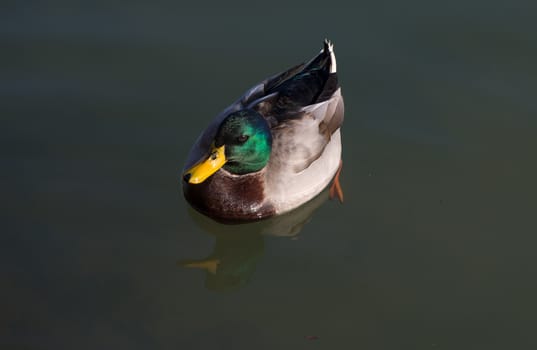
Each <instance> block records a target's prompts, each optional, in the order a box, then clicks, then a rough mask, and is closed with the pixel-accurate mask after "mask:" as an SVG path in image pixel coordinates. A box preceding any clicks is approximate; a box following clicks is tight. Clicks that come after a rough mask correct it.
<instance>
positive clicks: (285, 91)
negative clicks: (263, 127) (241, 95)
mask: <svg viewBox="0 0 537 350" xmlns="http://www.w3.org/2000/svg"><path fill="white" fill-rule="evenodd" d="M248 108H252V109H255V110H257V111H258V112H259V113H261V114H262V115H264V116H265V118H266V119H267V120H268V121H269V122H270V123H271V126H272V134H273V145H272V149H273V152H272V153H273V158H275V159H273V160H272V162H273V164H275V165H276V166H277V167H278V168H280V170H283V171H288V172H295V173H297V172H300V171H302V170H304V169H306V168H307V167H308V166H309V165H310V164H311V163H312V162H314V161H315V160H316V159H318V158H319V157H320V156H321V154H322V153H323V151H324V149H325V147H326V145H327V144H328V143H329V142H330V139H331V135H332V134H333V133H334V132H335V131H336V130H338V129H339V128H340V126H341V124H342V123H343V115H344V105H343V97H342V96H341V89H340V86H339V83H338V78H337V71H336V58H335V55H334V50H333V46H332V44H331V43H330V42H328V41H325V42H324V47H323V49H322V50H321V52H320V53H319V54H318V55H317V56H315V57H314V58H313V59H312V60H311V61H310V62H309V63H307V64H305V65H304V66H303V68H302V69H301V70H300V71H298V72H296V73H295V74H294V75H290V76H288V77H287V79H285V80H280V81H278V82H277V83H276V84H273V85H271V86H269V88H268V89H266V90H265V95H264V96H263V97H261V98H259V99H258V100H254V101H253V102H251V103H250V105H249V106H248Z"/></svg>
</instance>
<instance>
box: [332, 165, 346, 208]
mask: <svg viewBox="0 0 537 350" xmlns="http://www.w3.org/2000/svg"><path fill="white" fill-rule="evenodd" d="M342 167H343V160H340V161H339V168H338V169H337V171H336V175H335V176H334V180H333V181H332V185H330V199H334V197H336V196H337V198H338V199H339V202H340V203H343V190H342V189H341V184H340V183H339V174H340V173H341V168H342Z"/></svg>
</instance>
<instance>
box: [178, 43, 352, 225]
mask: <svg viewBox="0 0 537 350" xmlns="http://www.w3.org/2000/svg"><path fill="white" fill-rule="evenodd" d="M343 112H344V107H343V97H342V96H341V88H340V86H339V83H338V78H337V72H336V56H335V54H334V48H333V45H332V44H331V43H330V42H329V41H328V40H325V41H324V45H323V48H322V50H321V52H320V53H319V54H318V55H317V56H315V57H314V58H313V59H311V60H310V61H309V62H307V63H302V64H299V65H296V66H294V67H292V68H290V69H288V70H286V71H284V72H282V73H279V74H276V75H275V76H272V77H270V78H267V79H265V80H263V81H262V82H261V83H259V84H257V85H255V86H254V87H252V88H251V89H249V90H248V91H246V93H244V95H242V96H241V97H240V98H239V99H238V100H237V101H236V102H234V103H233V104H231V105H230V106H229V107H227V108H226V109H225V110H224V111H223V112H221V113H220V114H219V115H217V116H216V118H215V119H214V120H213V121H212V123H211V124H210V125H209V126H208V127H207V129H205V130H204V131H203V132H202V133H201V135H200V136H199V137H198V139H197V141H196V142H195V144H194V146H193V147H192V149H191V151H190V153H189V155H188V158H187V161H186V164H185V167H184V170H183V192H184V195H185V198H186V200H187V201H188V202H189V203H190V204H191V205H192V206H193V207H194V208H195V209H197V210H198V211H200V212H201V213H203V214H205V215H207V216H209V217H211V218H213V219H216V220H218V221H224V222H229V221H252V220H258V219H263V218H267V217H271V216H274V215H278V214H282V213H286V212H288V211H290V210H292V209H294V208H297V207H298V206H300V205H302V204H304V203H306V202H308V201H309V200H310V199H312V198H314V197H315V196H316V195H317V194H319V193H320V192H321V191H322V190H323V189H324V188H326V187H327V186H328V185H329V183H330V181H331V180H332V179H333V180H334V182H333V184H332V186H331V188H330V194H331V197H334V196H336V195H337V197H338V198H339V199H340V201H343V193H342V191H341V187H340V185H339V181H338V177H339V171H340V170H341V164H342V162H341V135H340V127H341V124H342V123H343Z"/></svg>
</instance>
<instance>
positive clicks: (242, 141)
mask: <svg viewBox="0 0 537 350" xmlns="http://www.w3.org/2000/svg"><path fill="white" fill-rule="evenodd" d="M247 140H248V135H241V136H239V137H237V141H239V142H240V143H245V142H246V141H247Z"/></svg>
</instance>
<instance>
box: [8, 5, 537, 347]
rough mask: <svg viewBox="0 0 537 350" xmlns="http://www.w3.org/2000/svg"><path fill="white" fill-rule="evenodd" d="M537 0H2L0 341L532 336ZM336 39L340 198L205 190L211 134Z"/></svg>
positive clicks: (411, 341)
mask: <svg viewBox="0 0 537 350" xmlns="http://www.w3.org/2000/svg"><path fill="white" fill-rule="evenodd" d="M536 4H537V3H535V2H530V1H527V2H522V1H518V2H505V1H504V2H503V4H502V2H499V1H496V2H491V1H479V2H478V1H451V2H445V3H438V4H432V2H423V3H420V2H417V1H412V2H408V1H407V2H397V1H381V2H377V3H375V4H355V5H353V6H352V7H349V6H348V5H345V3H344V2H337V1H333V2H331V3H329V4H327V3H326V2H325V3H322V4H318V5H314V4H313V3H311V2H307V3H306V2H302V3H300V2H297V3H296V4H294V5H290V4H287V3H283V2H281V3H280V2H277V1H276V2H273V1H272V2H270V3H266V4H265V5H264V6H257V5H254V4H251V3H241V4H235V5H231V4H227V3H226V4H220V5H210V4H207V3H200V4H189V5H188V6H187V5H186V4H181V3H180V2H177V1H175V2H167V1H161V2H145V3H144V2H137V1H135V2H128V3H127V2H125V3H124V2H120V1H112V2H107V4H106V5H103V6H98V5H94V4H91V3H87V4H75V3H73V2H67V1H65V2H57V3H48V4H40V3H38V2H28V3H26V2H25V4H24V5H22V4H21V3H19V4H18V5H9V4H5V5H2V11H1V12H0V40H1V43H2V55H1V56H0V63H1V64H0V98H1V101H2V103H1V106H2V107H1V108H2V113H1V117H0V120H1V121H2V124H1V125H2V128H1V136H2V137H1V142H2V148H1V151H0V154H1V156H0V159H1V164H2V180H3V181H2V182H1V193H2V199H3V200H2V214H1V216H0V217H1V224H2V232H1V235H0V239H1V245H0V276H2V278H1V279H0V293H1V294H0V295H1V296H2V297H1V299H0V300H1V301H0V347H2V348H3V349H117V348H126V349H321V348H322V349H509V348H515V349H523V348H524V349H529V348H533V347H535V346H537V336H535V329H536V327H537V299H536V295H537V280H536V272H537V258H536V256H535V246H536V244H537V235H536V233H537V224H536V211H537V201H536V199H537V186H536V178H537V161H536V151H537V138H536V135H537V98H536V92H537V63H536V62H537V24H536V22H535V14H536V13H537V12H536V10H537V5H536ZM327 5H329V6H330V9H329V8H327ZM325 37H328V38H330V39H331V40H332V41H333V42H334V44H335V49H336V53H337V58H338V70H339V72H340V81H341V84H342V87H343V88H342V89H343V90H342V91H343V95H344V97H345V102H346V115H345V117H346V119H345V123H344V126H343V129H342V130H343V131H342V133H343V152H344V155H343V159H344V168H343V172H342V186H343V189H344V192H345V199H346V201H345V203H344V204H343V205H340V204H339V203H337V202H335V201H330V200H326V199H327V194H326V193H323V194H322V195H321V196H320V197H318V198H316V199H315V201H314V202H312V203H310V205H309V206H306V207H304V208H301V210H300V211H299V212H297V213H292V214H291V215H287V216H285V217H281V218H276V219H274V220H270V221H267V222H262V223H256V224H252V225H240V226H224V225H220V224H216V223H214V222H212V221H211V220H209V219H206V218H204V217H202V216H201V215H199V214H197V213H196V212H194V211H192V210H191V209H189V207H188V205H187V204H186V202H185V201H184V199H183V197H182V192H181V187H180V180H179V175H180V170H181V168H182V165H183V162H184V160H185V158H186V156H187V153H188V150H189V148H190V146H191V144H192V143H193V142H194V140H195V138H196V136H197V134H198V133H199V132H200V131H201V130H202V129H203V128H204V127H205V126H206V125H207V124H208V122H209V121H210V120H211V118H212V117H213V116H214V115H215V114H217V113H218V112H219V111H220V110H221V109H223V108H224V107H226V106H227V105H228V104H229V103H230V102H232V101H233V100H234V99H235V98H237V97H238V96H239V95H240V94H242V93H243V92H244V90H246V89H247V88H248V87H250V86H251V85H253V84H254V83H256V82H258V81H260V80H261V79H263V78H265V77H266V76H269V75H271V74H273V73H276V72H279V71H281V70H283V69H285V68H287V67H289V66H291V65H294V64H296V63H299V62H301V61H303V60H306V59H309V58H310V57H312V56H313V55H315V54H316V53H317V52H318V50H319V49H320V47H321V43H322V39H324V38H325ZM216 260H218V261H219V262H220V264H219V265H218V268H217V269H216V272H215V273H213V272H211V264H214V261H216ZM188 265H190V267H187V266H188ZM196 266H197V267H198V268H196ZM201 267H205V268H201Z"/></svg>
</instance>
